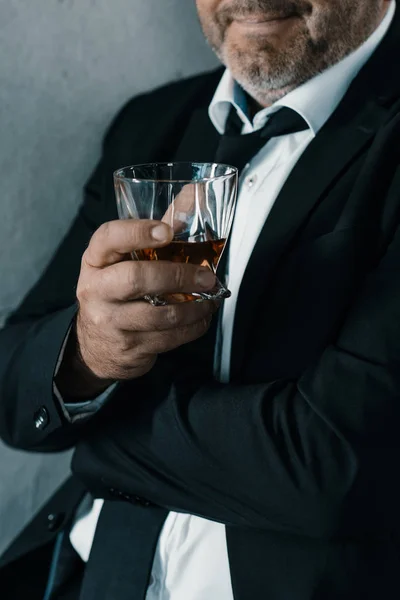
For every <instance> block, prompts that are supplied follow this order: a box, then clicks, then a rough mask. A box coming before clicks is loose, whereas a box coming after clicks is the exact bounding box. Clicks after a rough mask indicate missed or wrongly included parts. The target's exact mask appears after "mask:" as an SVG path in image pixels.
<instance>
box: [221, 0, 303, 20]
mask: <svg viewBox="0 0 400 600" xmlns="http://www.w3.org/2000/svg"><path fill="white" fill-rule="evenodd" d="M311 11H312V6H311V5H310V3H309V2H308V1H307V0H232V1H231V2H226V3H225V4H224V3H223V4H222V6H221V8H220V9H219V11H218V15H217V18H218V21H219V22H220V24H221V25H228V24H229V23H231V22H232V21H234V20H235V19H236V18H237V17H248V16H251V15H259V14H260V13H261V14H268V15H273V16H274V17H276V18H283V17H288V16H302V15H305V14H307V13H310V12H311Z"/></svg>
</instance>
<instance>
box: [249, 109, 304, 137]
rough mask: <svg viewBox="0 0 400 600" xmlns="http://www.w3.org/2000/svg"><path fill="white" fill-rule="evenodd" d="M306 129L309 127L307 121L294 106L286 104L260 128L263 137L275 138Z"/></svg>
mask: <svg viewBox="0 0 400 600" xmlns="http://www.w3.org/2000/svg"><path fill="white" fill-rule="evenodd" d="M306 129H309V126H308V123H307V121H305V119H304V118H303V117H302V116H301V115H299V113H298V112H296V111H295V110H293V109H292V108H287V107H286V106H284V107H283V108H280V109H279V110H278V111H276V112H275V113H274V114H272V115H271V116H270V118H269V119H268V121H267V123H266V124H265V125H264V127H263V128H262V129H261V130H260V136H261V137H262V138H273V137H279V136H281V135H289V134H290V133H297V132H298V131H305V130H306Z"/></svg>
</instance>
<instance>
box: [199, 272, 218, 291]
mask: <svg viewBox="0 0 400 600" xmlns="http://www.w3.org/2000/svg"><path fill="white" fill-rule="evenodd" d="M196 284H197V285H200V286H201V287H203V288H205V289H211V288H213V287H214V285H215V275H214V273H213V272H212V271H209V270H208V269H207V270H204V271H197V275H196Z"/></svg>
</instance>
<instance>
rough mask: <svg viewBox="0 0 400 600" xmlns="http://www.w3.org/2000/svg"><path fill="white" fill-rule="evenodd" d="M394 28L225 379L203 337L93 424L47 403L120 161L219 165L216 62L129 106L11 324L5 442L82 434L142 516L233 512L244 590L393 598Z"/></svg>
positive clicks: (304, 177)
mask: <svg viewBox="0 0 400 600" xmlns="http://www.w3.org/2000/svg"><path fill="white" fill-rule="evenodd" d="M399 33H400V22H399V17H398V16H397V17H396V18H395V22H394V24H393V26H392V28H391V30H390V32H389V34H388V36H387V38H386V39H385V41H384V42H383V44H382V45H381V46H380V48H379V49H378V51H377V52H376V53H375V54H374V56H373V57H372V59H371V60H370V61H369V63H368V64H367V65H366V67H365V68H364V69H363V70H362V72H361V73H360V75H359V76H358V77H357V78H356V80H355V81H354V82H353V84H352V86H351V88H350V90H349V91H348V93H347V94H346V97H345V98H344V100H343V101H342V102H341V104H340V106H339V107H338V109H337V110H336V111H335V113H334V114H333V116H332V117H331V118H330V120H329V121H328V122H327V123H326V125H325V126H324V127H323V129H322V130H321V131H320V132H319V133H318V135H317V136H316V138H315V140H314V141H313V142H312V143H311V144H310V146H309V147H308V148H307V150H306V151H305V153H304V155H303V156H302V157H301V159H300V160H299V162H298V164H297V165H296V167H295V168H294V170H293V172H292V174H291V175H290V177H289V179H288V181H287V183H286V184H285V186H284V188H283V190H282V192H281V193H280V195H279V198H278V200H277V202H276V203H275V205H274V207H273V209H272V211H271V214H270V216H269V217H268V219H267V221H266V223H265V225H264V227H263V230H262V232H261V235H260V237H259V239H258V241H257V243H256V246H255V248H254V251H253V254H252V256H251V260H250V262H249V265H248V267H247V269H246V273H245V276H244V279H243V283H242V286H241V290H240V295H239V300H238V305H237V311H236V318H235V327H234V338H233V346H232V374H233V380H232V383H230V384H229V385H221V384H219V383H216V382H215V381H214V379H213V376H212V354H213V340H212V336H206V337H205V338H203V340H200V341H198V342H196V343H194V344H191V345H189V346H187V347H185V348H184V349H181V350H178V351H176V352H175V353H173V354H171V355H166V356H163V357H161V359H160V360H159V361H158V363H157V365H156V367H155V369H154V370H153V371H152V372H151V373H150V374H148V375H147V376H145V377H143V378H142V379H140V380H137V381H134V382H130V383H126V384H123V385H121V387H120V388H119V390H118V392H117V393H116V395H115V397H114V398H113V400H112V402H110V403H109V404H108V405H107V406H106V407H105V408H104V409H103V411H102V412H101V413H100V414H98V415H97V416H96V417H94V418H93V419H92V420H91V421H90V422H87V423H81V424H75V425H73V424H69V423H67V422H66V420H65V418H64V417H63V415H62V414H61V411H60V410H59V408H58V405H57V403H56V402H55V401H54V398H53V395H52V379H53V373H54V367H55V364H56V360H57V357H58V354H59V351H60V347H61V345H62V342H63V340H64V337H65V334H66V331H67V330H68V328H69V325H70V323H71V320H72V319H73V316H74V314H75V311H76V307H75V286H76V281H77V278H78V274H79V267H80V257H81V255H82V253H83V251H84V249H85V246H86V244H87V243H88V241H89V239H90V236H91V235H92V233H93V232H94V231H95V229H96V228H97V227H98V226H99V225H100V224H101V223H102V222H104V221H107V220H110V219H115V218H116V217H117V214H116V209H115V200H114V193H113V187H112V177H111V175H112V172H113V170H114V169H116V168H118V167H120V166H121V165H127V164H133V163H138V162H145V161H158V160H171V158H175V159H181V160H182V159H186V160H198V161H203V160H205V161H209V160H212V158H213V156H214V152H215V149H216V145H217V143H218V135H217V134H216V132H215V130H214V129H213V127H212V126H211V124H210V123H209V120H208V116H207V107H208V104H209V102H210V100H211V97H212V95H213V92H214V90H215V87H216V85H217V83H218V79H219V77H220V76H221V72H220V71H218V72H217V73H212V74H207V75H204V76H200V77H196V78H193V79H191V80H188V81H184V82H180V83H175V84H173V85H170V86H168V87H166V88H163V89H161V90H159V91H157V92H154V93H151V94H146V95H145V96H142V97H140V98H136V99H134V100H133V101H131V102H130V103H129V104H128V105H127V106H126V107H125V108H124V109H123V110H122V112H121V113H120V114H119V115H118V117H117V119H116V120H115V122H114V123H113V125H112V126H111V128H110V129H109V131H108V134H107V136H106V137H105V141H104V148H103V157H102V160H101V163H100V165H99V167H98V168H97V169H96V171H95V173H94V175H93V177H92V178H91V180H90V182H89V184H88V185H87V188H86V194H85V202H84V204H83V206H82V208H81V210H80V212H79V215H78V216H77V218H76V220H75V222H74V224H73V226H72V228H71V231H70V233H69V234H68V235H67V237H66V239H65V240H64V242H63V244H62V245H61V247H60V249H59V250H58V252H57V254H56V255H55V257H54V259H53V261H52V263H51V264H50V266H49V267H48V269H47V271H46V272H45V274H44V275H43V277H42V279H41V280H40V281H39V283H38V284H37V286H36V287H35V288H34V289H33V290H32V292H31V293H30V294H29V295H28V297H27V298H26V300H25V302H24V303H23V305H22V306H21V307H20V309H19V310H18V311H17V312H16V313H15V314H14V315H13V316H12V317H11V319H10V320H9V323H8V326H7V327H6V329H5V330H4V331H3V332H2V333H1V334H0V431H1V435H2V437H3V438H4V440H5V441H6V442H7V443H9V444H10V445H12V446H15V447H18V448H23V449H27V450H34V451H55V450H60V449H63V448H66V447H69V446H72V445H76V446H77V448H76V452H75V455H74V460H73V469H74V471H75V473H76V475H77V476H78V478H79V479H80V480H81V481H83V482H84V484H85V486H86V487H87V488H88V489H90V490H91V491H92V492H93V493H94V494H95V495H97V496H101V497H104V498H105V499H106V500H110V501H112V500H115V499H116V498H117V499H119V500H121V499H122V498H123V499H125V500H126V501H128V502H131V503H132V511H134V510H135V506H136V505H138V504H140V503H142V504H143V500H142V499H143V498H145V499H146V500H148V501H149V506H147V509H146V510H148V511H152V510H155V511H156V510H158V509H156V507H157V506H160V507H163V508H165V509H166V511H165V512H164V513H162V517H160V519H161V521H160V522H162V520H163V519H164V518H165V516H166V514H167V511H168V510H176V511H181V512H188V513H192V514H196V515H201V516H203V517H206V518H208V519H212V520H216V521H219V522H222V523H224V524H225V525H226V532H227V542H228V551H229V559H230V567H231V575H232V581H233V589H234V595H235V600H248V599H249V598H255V597H257V598H258V597H260V598H266V599H268V600H292V599H296V600H311V599H313V600H330V599H333V598H335V599H336V598H341V599H345V600H347V599H348V600H350V599H351V600H355V599H361V598H363V599H364V600H365V599H371V600H372V599H374V600H376V598H379V597H385V598H397V597H398V596H399V595H400V582H399V579H398V572H399V567H400V541H399V534H400V523H399V506H400V486H399V483H398V462H399V455H400V441H399V428H400V272H399V268H400V230H399V218H400V216H399V215H400V80H399V77H398V73H397V71H398V60H399V55H400V41H399ZM42 408H45V410H46V414H47V417H48V423H47V426H46V427H45V428H44V429H36V428H35V426H34V420H35V419H34V415H35V414H37V412H38V411H39V410H41V409H42ZM144 504H146V502H144ZM153 507H154V508H153ZM137 510H138V511H139V507H137ZM140 510H143V506H141V507H140ZM159 514H161V513H159ZM132 543H135V542H132ZM137 543H140V542H137ZM19 548H20V546H19ZM19 553H20V551H19ZM13 558H15V554H14V555H13ZM150 566H151V565H150V564H149V565H147V567H146V568H150Z"/></svg>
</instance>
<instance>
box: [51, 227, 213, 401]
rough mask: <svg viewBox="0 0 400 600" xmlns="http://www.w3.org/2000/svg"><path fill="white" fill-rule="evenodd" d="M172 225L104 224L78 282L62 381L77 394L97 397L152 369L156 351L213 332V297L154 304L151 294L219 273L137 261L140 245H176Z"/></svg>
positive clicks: (182, 288) (194, 286)
mask: <svg viewBox="0 0 400 600" xmlns="http://www.w3.org/2000/svg"><path fill="white" fill-rule="evenodd" d="M172 238H173V231H172V229H171V227H169V226H168V225H166V224H164V223H161V222H158V221H149V220H133V219H130V220H126V221H113V222H111V223H106V224H104V225H102V226H101V227H100V228H99V229H98V231H97V232H96V233H95V234H94V236H93V237H92V240H91V242H90V245H89V247H88V248H87V250H86V252H85V253H84V255H83V258H82V266H81V273H80V277H79V282H78V287H77V297H78V301H79V311H78V315H77V320H76V328H75V332H74V335H72V336H71V339H70V342H69V344H68V348H67V351H66V353H65V356H64V360H63V364H62V366H61V368H60V371H59V373H58V375H57V386H58V388H59V390H60V392H61V394H62V395H63V397H67V398H69V399H71V398H75V399H77V400H79V399H81V398H84V397H91V396H94V395H97V394H98V393H100V392H101V391H102V390H104V389H106V388H107V387H108V385H110V383H112V382H114V381H123V380H128V379H135V378H137V377H140V376H142V375H144V374H145V373H147V372H148V371H150V369H151V368H152V367H153V365H154V363H155V361H156V358H157V355H158V354H160V353H163V352H168V351H169V350H172V349H174V348H177V347H178V346H181V345H183V344H187V343H188V342H191V341H193V340H196V339H197V338H199V337H201V336H202V335H203V334H205V333H206V331H207V330H208V327H209V325H210V322H211V318H212V315H213V313H214V312H215V311H216V310H217V307H216V304H215V303H213V302H201V303H196V302H185V303H182V304H173V305H169V306H162V307H157V308H155V307H153V306H151V305H150V304H148V303H147V302H145V301H143V300H142V298H143V297H144V296H146V295H158V294H160V295H163V294H171V293H191V292H202V291H206V290H210V289H212V288H213V287H214V285H215V276H214V275H213V273H212V272H211V271H209V270H208V269H207V268H201V267H198V266H195V265H190V264H184V263H172V262H162V261H152V262H147V261H140V262H138V261H133V260H130V253H131V252H132V251H133V250H139V249H145V248H156V247H161V246H165V245H167V244H169V243H170V242H171V241H172Z"/></svg>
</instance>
